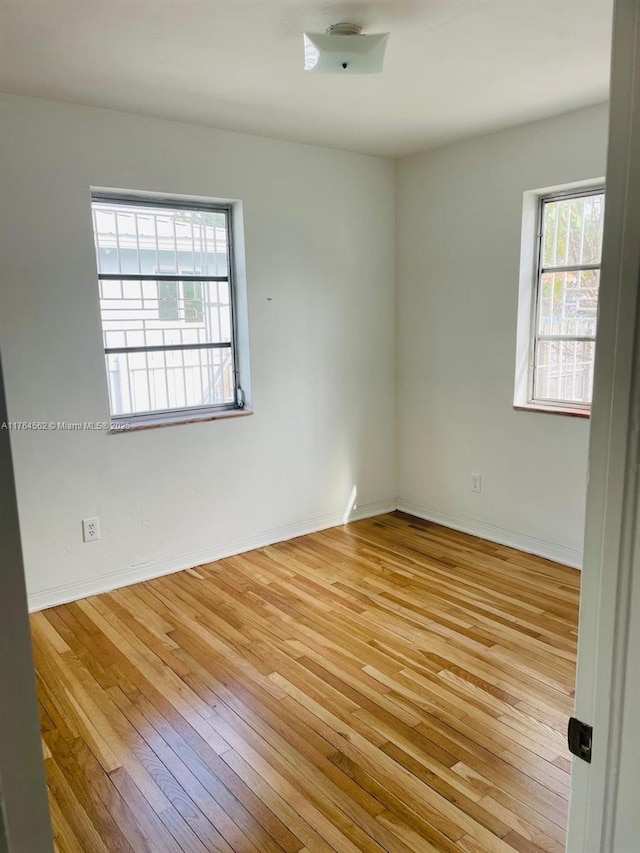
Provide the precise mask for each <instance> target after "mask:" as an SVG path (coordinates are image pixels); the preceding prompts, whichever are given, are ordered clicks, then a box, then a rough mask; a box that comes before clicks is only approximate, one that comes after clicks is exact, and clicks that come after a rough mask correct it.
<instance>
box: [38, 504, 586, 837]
mask: <svg viewBox="0 0 640 853" xmlns="http://www.w3.org/2000/svg"><path fill="white" fill-rule="evenodd" d="M578 589H579V573H578V572H577V571H575V570H572V569H568V568H565V567H563V566H559V565H556V564H554V563H551V562H549V561H547V560H542V559H539V558H536V557H531V556H528V555H525V554H522V553H520V552H518V551H513V550H511V549H509V548H505V547H502V546H499V545H494V544H491V543H488V542H485V541H483V540H481V539H476V538H474V537H471V536H466V535H464V534H461V533H456V532H454V531H451V530H447V529H444V528H442V527H438V526H436V525H432V524H428V523H426V522H422V521H419V520H417V519H413V518H411V517H409V516H404V515H401V514H399V513H393V514H390V515H385V516H381V517H379V518H376V519H369V520H366V521H359V522H356V523H354V524H351V525H349V526H347V527H339V528H333V529H331V530H327V531H324V532H321V533H315V534H313V535H310V536H304V537H302V538H299V539H296V540H293V541H290V542H284V543H281V544H278V545H273V546H270V547H268V548H262V549H260V550H258V551H253V552H251V553H248V554H244V555H241V556H237V557H231V558H229V559H225V560H221V561H219V562H217V563H212V564H209V565H207V566H203V567H201V568H199V569H197V570H193V571H187V572H181V573H179V574H175V575H170V576H167V577H164V578H159V579H157V580H154V581H150V582H148V583H141V584H138V585H136V586H130V587H127V588H125V589H122V590H118V591H115V592H112V593H109V594H105V595H100V596H95V597H92V598H87V599H85V600H83V601H78V602H75V603H73V604H68V605H64V606H61V607H55V608H52V609H50V610H46V611H43V612H41V613H37V614H35V615H33V617H32V633H33V642H34V651H35V658H36V670H37V677H38V691H39V699H40V706H41V714H42V735H43V744H44V750H45V757H46V758H45V763H46V768H47V775H48V782H49V793H50V802H51V812H52V818H53V824H54V828H55V840H56V845H57V849H58V851H60V853H77V851H87V852H88V853H105V851H109V853H112V851H122V853H125V851H127V853H128V851H149V853H163V851H185V853H205V851H220V853H232V851H233V853H281V851H284V853H331V851H337V853H380V851H387V853H431V852H432V851H437V853H454V851H463V853H510V851H514V850H515V851H520V853H534V851H550V853H561V851H563V850H564V837H565V821H566V812H567V795H568V792H569V772H570V763H569V757H568V753H567V750H566V747H565V742H564V730H565V727H566V721H567V717H568V716H569V715H570V713H571V711H572V706H573V700H572V696H573V685H574V668H575V654H576V635H577V614H578Z"/></svg>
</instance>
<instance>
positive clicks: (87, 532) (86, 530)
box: [82, 518, 100, 542]
mask: <svg viewBox="0 0 640 853" xmlns="http://www.w3.org/2000/svg"><path fill="white" fill-rule="evenodd" d="M99 538H100V524H99V522H98V519H97V518H83V519H82V541H83V542H97V540H98V539H99Z"/></svg>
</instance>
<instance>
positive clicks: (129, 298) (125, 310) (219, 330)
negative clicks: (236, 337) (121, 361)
mask: <svg viewBox="0 0 640 853" xmlns="http://www.w3.org/2000/svg"><path fill="white" fill-rule="evenodd" d="M100 285H101V287H100V292H101V299H100V308H101V314H102V325H103V329H104V330H105V331H110V332H115V331H121V332H123V331H127V332H129V333H132V332H136V333H137V334H136V335H132V334H129V338H128V341H127V346H158V345H162V344H164V345H169V344H171V345H175V344H186V343H222V342H225V343H226V342H230V341H231V302H230V291H229V285H228V283H227V282H217V281H183V280H180V281H144V282H140V281H122V282H121V281H101V282H100ZM158 333H159V334H158ZM134 338H135V341H136V342H135V343H133V340H134Z"/></svg>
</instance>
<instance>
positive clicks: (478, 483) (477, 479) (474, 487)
mask: <svg viewBox="0 0 640 853" xmlns="http://www.w3.org/2000/svg"><path fill="white" fill-rule="evenodd" d="M471 491H472V492H476V494H480V492H481V491H482V474H472V475H471Z"/></svg>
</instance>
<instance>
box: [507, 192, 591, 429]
mask: <svg viewBox="0 0 640 853" xmlns="http://www.w3.org/2000/svg"><path fill="white" fill-rule="evenodd" d="M604 200H605V196H604V189H603V188H602V187H597V188H594V187H589V188H584V187H583V188H579V189H573V190H565V191H564V192H557V193H554V194H549V195H542V196H537V197H536V201H537V216H536V221H537V226H538V227H537V233H536V237H537V240H536V245H537V249H536V255H535V259H534V262H535V281H534V292H533V300H532V302H530V303H529V304H530V305H532V309H531V317H530V321H531V322H530V330H531V334H530V342H529V358H528V362H529V364H528V371H527V384H528V387H527V395H526V397H527V399H526V401H524V402H526V404H528V405H531V406H533V407H542V408H549V409H551V410H553V409H554V407H555V408H556V409H565V410H575V411H576V412H578V411H582V412H588V410H589V408H590V406H591V397H592V392H593V365H594V357H595V339H596V325H597V320H598V290H599V286H600V260H601V254H602V230H603V222H604ZM525 213H526V196H525ZM530 234H531V232H529V237H528V238H527V235H526V233H525V231H524V230H523V241H524V240H525V239H531V237H530ZM523 249H524V243H523ZM522 295H523V294H522V290H521V301H522ZM529 298H530V299H531V294H530V297H529ZM516 382H517V380H516ZM517 396H518V394H517V387H516V403H518V402H519V401H518V399H517Z"/></svg>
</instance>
